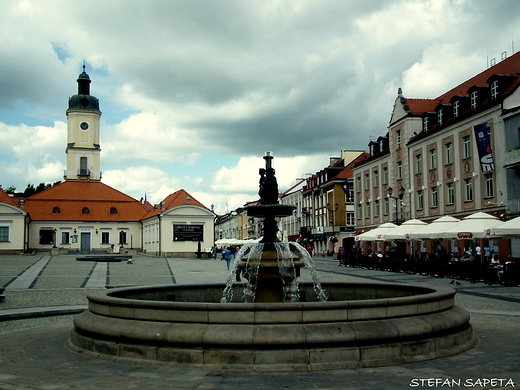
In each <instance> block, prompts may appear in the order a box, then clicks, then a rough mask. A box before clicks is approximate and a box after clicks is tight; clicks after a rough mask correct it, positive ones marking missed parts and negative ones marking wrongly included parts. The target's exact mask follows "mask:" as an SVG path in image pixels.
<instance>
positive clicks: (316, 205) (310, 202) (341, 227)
mask: <svg viewBox="0 0 520 390" xmlns="http://www.w3.org/2000/svg"><path fill="white" fill-rule="evenodd" d="M368 157H369V155H368V153H365V152H363V151H348V150H343V151H341V157H338V158H331V159H330V163H329V165H328V166H327V167H325V168H323V169H322V170H320V171H319V172H316V173H315V174H314V175H312V176H310V177H309V178H307V179H306V183H305V186H304V187H303V189H302V202H301V204H302V209H301V218H302V227H301V231H302V238H304V239H306V240H307V241H308V242H309V243H312V245H311V246H313V247H314V251H315V253H327V252H328V253H331V254H332V253H336V254H337V253H338V251H339V248H340V247H351V246H352V245H351V244H352V243H353V241H354V223H355V219H354V204H353V197H352V190H353V187H352V180H353V171H352V168H353V167H354V166H355V165H356V164H358V163H360V162H362V161H365V160H366V159H367V158H368Z"/></svg>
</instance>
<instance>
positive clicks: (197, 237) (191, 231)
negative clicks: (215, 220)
mask: <svg viewBox="0 0 520 390" xmlns="http://www.w3.org/2000/svg"><path fill="white" fill-rule="evenodd" d="M173 241H204V234H203V226H202V225H173Z"/></svg>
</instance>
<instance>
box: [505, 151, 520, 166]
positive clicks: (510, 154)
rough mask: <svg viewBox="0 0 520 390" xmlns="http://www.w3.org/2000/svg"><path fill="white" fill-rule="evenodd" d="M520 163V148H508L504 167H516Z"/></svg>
mask: <svg viewBox="0 0 520 390" xmlns="http://www.w3.org/2000/svg"><path fill="white" fill-rule="evenodd" d="M519 165H520V148H519V147H516V148H515V149H511V150H506V153H505V155H504V168H515V167H518V166H519Z"/></svg>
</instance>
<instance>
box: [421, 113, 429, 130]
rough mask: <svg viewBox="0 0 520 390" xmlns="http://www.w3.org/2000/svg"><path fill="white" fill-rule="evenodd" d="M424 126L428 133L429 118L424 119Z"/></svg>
mask: <svg viewBox="0 0 520 390" xmlns="http://www.w3.org/2000/svg"><path fill="white" fill-rule="evenodd" d="M422 124H423V131H424V132H427V131H428V117H426V118H423V120H422Z"/></svg>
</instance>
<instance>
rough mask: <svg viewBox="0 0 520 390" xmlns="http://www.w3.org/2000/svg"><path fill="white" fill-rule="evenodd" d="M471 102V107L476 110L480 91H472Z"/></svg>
mask: <svg viewBox="0 0 520 390" xmlns="http://www.w3.org/2000/svg"><path fill="white" fill-rule="evenodd" d="M470 104H471V109H472V110H476V109H477V104H478V92H477V91H473V92H471V100H470Z"/></svg>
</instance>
